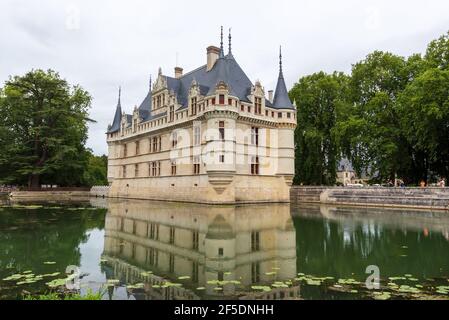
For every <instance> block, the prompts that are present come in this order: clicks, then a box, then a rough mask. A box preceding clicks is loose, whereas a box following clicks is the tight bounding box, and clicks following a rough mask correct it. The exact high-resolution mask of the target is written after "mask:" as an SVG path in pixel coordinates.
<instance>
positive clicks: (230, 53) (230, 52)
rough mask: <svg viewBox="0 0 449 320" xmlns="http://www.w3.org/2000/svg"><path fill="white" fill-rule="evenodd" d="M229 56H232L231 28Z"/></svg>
mask: <svg viewBox="0 0 449 320" xmlns="http://www.w3.org/2000/svg"><path fill="white" fill-rule="evenodd" d="M229 55H232V35H231V28H229Z"/></svg>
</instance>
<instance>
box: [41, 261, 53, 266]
mask: <svg viewBox="0 0 449 320" xmlns="http://www.w3.org/2000/svg"><path fill="white" fill-rule="evenodd" d="M44 264H48V265H51V264H56V262H54V261H45V262H44Z"/></svg>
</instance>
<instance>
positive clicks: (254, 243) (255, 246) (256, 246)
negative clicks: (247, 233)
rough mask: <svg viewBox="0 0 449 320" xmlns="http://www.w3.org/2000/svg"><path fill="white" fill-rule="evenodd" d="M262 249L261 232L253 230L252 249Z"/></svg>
mask: <svg viewBox="0 0 449 320" xmlns="http://www.w3.org/2000/svg"><path fill="white" fill-rule="evenodd" d="M259 250H260V232H258V231H253V232H251V251H259Z"/></svg>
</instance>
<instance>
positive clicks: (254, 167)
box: [251, 156, 259, 175]
mask: <svg viewBox="0 0 449 320" xmlns="http://www.w3.org/2000/svg"><path fill="white" fill-rule="evenodd" d="M251 174H253V175H257V174H259V157H256V156H252V157H251Z"/></svg>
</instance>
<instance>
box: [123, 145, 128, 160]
mask: <svg viewBox="0 0 449 320" xmlns="http://www.w3.org/2000/svg"><path fill="white" fill-rule="evenodd" d="M127 156H128V145H127V144H126V143H125V144H124V145H123V157H124V158H126V157H127Z"/></svg>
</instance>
